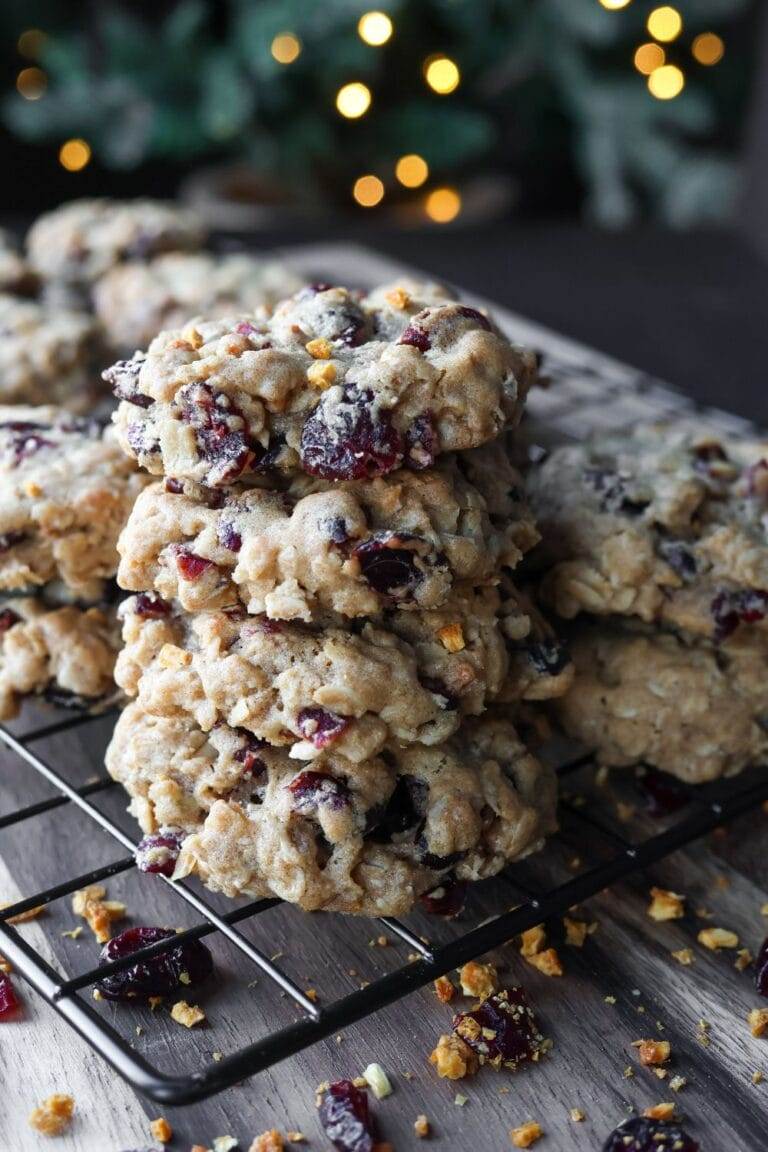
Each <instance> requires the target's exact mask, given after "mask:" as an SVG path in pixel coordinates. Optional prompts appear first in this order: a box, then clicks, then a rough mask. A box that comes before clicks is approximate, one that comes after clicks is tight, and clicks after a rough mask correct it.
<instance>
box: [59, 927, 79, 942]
mask: <svg viewBox="0 0 768 1152" xmlns="http://www.w3.org/2000/svg"><path fill="white" fill-rule="evenodd" d="M82 934H83V926H82V924H78V926H77V928H70V929H69V930H68V931H67V932H62V936H68V937H69V939H70V940H79V939H80V937H81V936H82Z"/></svg>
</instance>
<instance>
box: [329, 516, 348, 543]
mask: <svg viewBox="0 0 768 1152" xmlns="http://www.w3.org/2000/svg"><path fill="white" fill-rule="evenodd" d="M323 527H324V528H325V531H326V532H327V533H328V539H329V540H330V541H331V542H332V543H333V544H346V543H347V541H348V540H349V535H348V533H347V523H346V520H345V519H344V517H343V516H334V517H333V519H332V520H326V521H325V523H324V525H323Z"/></svg>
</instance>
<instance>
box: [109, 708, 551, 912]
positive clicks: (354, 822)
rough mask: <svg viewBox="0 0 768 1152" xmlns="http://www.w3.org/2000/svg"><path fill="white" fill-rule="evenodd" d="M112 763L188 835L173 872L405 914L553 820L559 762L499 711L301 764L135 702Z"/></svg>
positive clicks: (158, 820)
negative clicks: (430, 737)
mask: <svg viewBox="0 0 768 1152" xmlns="http://www.w3.org/2000/svg"><path fill="white" fill-rule="evenodd" d="M107 767H108V769H109V771H110V773H111V774H112V775H113V776H114V777H115V779H117V780H118V781H119V782H120V783H121V784H123V786H124V787H125V788H126V789H127V791H128V792H129V794H130V795H131V797H132V803H131V809H132V811H133V812H134V814H135V815H136V816H137V818H138V819H139V820H140V822H141V824H142V827H143V828H144V829H145V831H154V830H156V829H157V828H159V827H162V826H175V827H178V828H182V829H184V830H185V831H186V832H187V833H189V835H188V836H187V838H186V840H185V841H184V844H183V846H182V852H181V856H180V859H179V865H178V868H177V874H180V875H185V874H189V873H194V874H196V875H198V876H199V877H200V879H201V880H202V881H203V882H204V883H205V884H207V885H208V886H209V887H211V888H213V889H215V890H217V891H221V892H224V893H225V894H227V895H228V896H239V895H248V896H255V897H258V896H279V897H281V898H282V899H284V900H289V901H291V902H292V903H295V904H299V905H301V906H302V907H304V908H307V909H327V910H332V911H340V912H349V913H360V914H370V915H385V914H387V915H399V914H402V913H405V912H407V911H408V910H409V908H411V906H412V905H413V903H414V900H415V899H416V898H417V897H418V895H419V894H420V893H422V892H426V891H429V890H431V889H432V888H434V887H435V886H436V885H437V884H439V883H441V882H444V881H445V879H446V878H447V877H449V876H455V877H456V878H458V879H459V880H479V879H482V878H484V877H487V876H491V875H494V874H495V873H496V872H498V871H499V870H500V869H501V868H503V867H504V866H505V864H508V863H509V862H511V861H513V860H516V859H519V858H520V857H521V856H524V855H526V854H527V853H529V852H531V851H533V850H534V849H536V848H538V847H539V846H540V844H541V842H542V839H543V837H544V836H545V835H546V834H547V833H548V832H550V831H551V830H552V829H553V827H554V798H555V785H554V779H553V776H552V774H551V772H550V771H549V770H548V769H547V768H544V767H543V766H542V765H540V764H539V763H538V762H537V761H536V760H534V758H533V757H532V756H531V755H530V754H529V753H528V752H527V750H526V749H525V748H524V747H523V745H522V744H521V743H520V741H519V739H518V738H517V735H516V734H515V731H514V729H513V728H512V726H511V725H510V724H508V723H507V722H505V721H498V720H481V721H469V722H468V723H467V725H466V726H465V727H464V728H463V729H462V732H461V733H460V735H459V736H457V737H455V738H454V739H452V740H451V741H449V742H448V743H445V744H441V745H438V746H435V747H425V746H423V745H414V746H412V747H410V748H396V749H391V750H390V749H383V750H382V753H381V755H380V756H378V757H377V758H375V759H373V760H369V761H365V762H363V763H358V764H351V763H350V762H349V761H348V760H346V759H345V758H344V757H343V756H341V755H339V754H338V752H337V751H335V750H329V751H327V752H326V753H325V754H324V756H323V757H322V759H321V760H319V761H317V762H315V763H313V764H312V766H311V769H307V768H305V767H302V765H300V764H297V763H296V761H294V760H291V759H290V757H289V756H288V755H287V753H286V751H285V750H284V749H275V748H267V747H261V746H259V744H258V743H257V742H254V741H253V738H252V737H250V736H249V734H248V733H246V732H244V731H243V730H238V729H236V728H232V727H228V726H226V725H219V726H217V727H215V728H213V729H212V730H210V731H208V732H205V731H203V730H202V729H201V728H200V727H199V726H198V725H196V724H195V723H194V720H192V718H191V717H189V716H188V715H186V714H175V715H164V716H158V715H154V714H150V713H148V712H146V711H145V710H144V709H143V707H142V705H141V703H140V702H136V703H132V704H130V705H129V706H128V708H127V709H126V711H125V712H124V713H123V714H122V716H121V718H120V720H119V721H118V725H117V728H116V730H115V734H114V738H113V741H112V744H111V746H110V749H109V752H108V754H107Z"/></svg>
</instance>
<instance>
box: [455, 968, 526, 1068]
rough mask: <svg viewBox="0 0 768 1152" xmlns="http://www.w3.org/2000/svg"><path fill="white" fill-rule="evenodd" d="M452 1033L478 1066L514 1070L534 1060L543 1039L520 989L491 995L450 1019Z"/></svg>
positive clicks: (508, 989) (504, 990) (515, 988)
mask: <svg viewBox="0 0 768 1152" xmlns="http://www.w3.org/2000/svg"><path fill="white" fill-rule="evenodd" d="M453 1030H454V1032H457V1033H458V1035H459V1036H461V1038H462V1040H464V1042H465V1043H466V1044H468V1045H469V1047H470V1048H471V1049H472V1051H473V1052H475V1054H476V1055H477V1057H478V1059H479V1061H480V1063H481V1064H492V1065H493V1066H494V1067H496V1068H498V1067H500V1066H501V1065H503V1066H504V1067H505V1068H512V1069H516V1068H519V1067H520V1065H521V1064H524V1063H525V1062H526V1061H528V1060H537V1059H538V1057H539V1054H540V1053H541V1051H542V1044H543V1042H544V1037H543V1036H542V1034H541V1031H540V1029H539V1025H538V1022H537V1020H536V1017H535V1016H534V1014H533V1010H532V1008H531V1007H530V1005H529V1004H528V1000H527V998H526V995H525V992H524V991H523V989H522V988H519V987H513V988H506V989H502V991H500V992H494V994H493V995H492V996H489V997H488V998H487V999H486V1000H483V1002H482V1004H480V1005H479V1006H478V1007H477V1008H475V1009H473V1011H471V1012H460V1013H458V1015H456V1016H454V1018H453Z"/></svg>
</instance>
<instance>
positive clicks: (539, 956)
mask: <svg viewBox="0 0 768 1152" xmlns="http://www.w3.org/2000/svg"><path fill="white" fill-rule="evenodd" d="M526 960H527V961H528V963H529V964H532V965H533V967H534V968H537V969H538V970H539V972H541V973H542V974H543V975H544V976H562V975H563V972H564V970H563V965H562V963H561V961H560V957H559V955H558V953H557V949H555V948H545V950H544V951H543V952H537V953H536V954H535V955H534V956H526Z"/></svg>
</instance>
